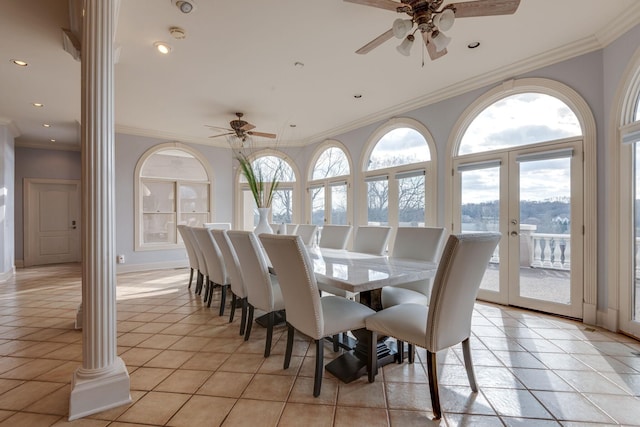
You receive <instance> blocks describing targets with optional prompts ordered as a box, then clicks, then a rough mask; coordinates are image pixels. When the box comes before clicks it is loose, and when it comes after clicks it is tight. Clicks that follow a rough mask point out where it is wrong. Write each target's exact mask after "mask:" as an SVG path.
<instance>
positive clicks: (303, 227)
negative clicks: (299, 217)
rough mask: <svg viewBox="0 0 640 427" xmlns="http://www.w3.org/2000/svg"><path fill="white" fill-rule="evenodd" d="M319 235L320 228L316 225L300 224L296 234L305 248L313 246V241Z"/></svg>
mask: <svg viewBox="0 0 640 427" xmlns="http://www.w3.org/2000/svg"><path fill="white" fill-rule="evenodd" d="M317 233H318V226H317V225H314V224H299V225H298V228H297V229H296V232H295V234H297V235H298V236H300V238H301V239H302V243H304V245H305V246H311V245H313V241H314V240H315V238H316V234H317Z"/></svg>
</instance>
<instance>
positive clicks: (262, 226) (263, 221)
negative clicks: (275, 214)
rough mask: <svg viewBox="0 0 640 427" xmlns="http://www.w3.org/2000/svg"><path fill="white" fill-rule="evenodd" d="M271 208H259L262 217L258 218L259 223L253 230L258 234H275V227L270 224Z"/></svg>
mask: <svg viewBox="0 0 640 427" xmlns="http://www.w3.org/2000/svg"><path fill="white" fill-rule="evenodd" d="M270 210H271V208H258V213H259V214H260V219H259V220H258V225H256V228H254V229H253V232H254V233H255V235H256V236H259V235H261V234H262V233H268V234H273V229H272V228H271V226H270V225H269V211H270Z"/></svg>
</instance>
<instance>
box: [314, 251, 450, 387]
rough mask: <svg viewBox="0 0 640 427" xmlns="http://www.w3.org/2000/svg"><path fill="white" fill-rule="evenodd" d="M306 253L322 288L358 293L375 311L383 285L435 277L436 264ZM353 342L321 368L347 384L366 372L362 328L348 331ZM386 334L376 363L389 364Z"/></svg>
mask: <svg viewBox="0 0 640 427" xmlns="http://www.w3.org/2000/svg"><path fill="white" fill-rule="evenodd" d="M308 253H309V256H310V258H311V261H312V262H313V270H314V274H315V277H316V281H317V283H318V287H319V288H320V289H322V288H323V287H324V286H328V287H333V288H338V289H341V290H344V291H346V292H347V293H348V294H352V295H354V296H355V295H359V301H360V303H362V304H365V305H367V306H369V307H371V308H373V309H374V310H376V311H379V310H382V303H381V298H380V295H381V291H382V288H383V287H385V286H395V285H402V284H406V283H411V282H415V281H419V280H428V279H431V278H433V277H434V276H435V273H436V269H437V263H433V262H428V261H420V260H415V259H407V258H395V257H389V256H384V255H371V254H365V253H359V252H351V251H347V250H340V249H326V248H318V247H311V248H308ZM351 333H352V334H353V336H354V337H355V341H356V342H355V343H354V344H350V345H345V347H347V348H350V350H349V351H346V352H344V353H343V354H341V355H340V356H338V357H337V358H336V359H334V360H332V361H331V362H329V363H328V364H327V365H326V366H325V368H326V369H327V371H329V372H331V373H332V374H333V375H334V376H336V377H337V378H339V379H341V380H342V381H344V382H346V383H348V382H351V381H354V380H356V379H357V378H359V377H361V376H362V375H365V374H366V365H367V364H366V360H367V351H368V347H369V343H368V334H367V333H366V330H365V329H359V330H355V331H351ZM386 338H387V337H379V340H378V346H377V351H378V366H379V367H380V366H384V365H386V364H388V363H391V362H393V361H394V360H395V358H396V350H395V349H394V348H391V347H389V346H388V345H387V343H386V342H385V341H386Z"/></svg>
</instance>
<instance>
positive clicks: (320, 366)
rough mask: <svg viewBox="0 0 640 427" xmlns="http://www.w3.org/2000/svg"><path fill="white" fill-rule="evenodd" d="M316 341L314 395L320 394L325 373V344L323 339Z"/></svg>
mask: <svg viewBox="0 0 640 427" xmlns="http://www.w3.org/2000/svg"><path fill="white" fill-rule="evenodd" d="M314 341H315V342H316V374H315V377H314V379H313V397H318V396H320V388H321V387H322V374H323V373H324V346H323V340H321V339H319V340H314Z"/></svg>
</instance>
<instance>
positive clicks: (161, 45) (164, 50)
mask: <svg viewBox="0 0 640 427" xmlns="http://www.w3.org/2000/svg"><path fill="white" fill-rule="evenodd" d="M153 45H154V46H155V47H156V49H158V52H160V53H161V54H163V55H166V54H168V53H169V52H171V46H169V45H168V44H167V43H165V42H155V43H154V44H153Z"/></svg>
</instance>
